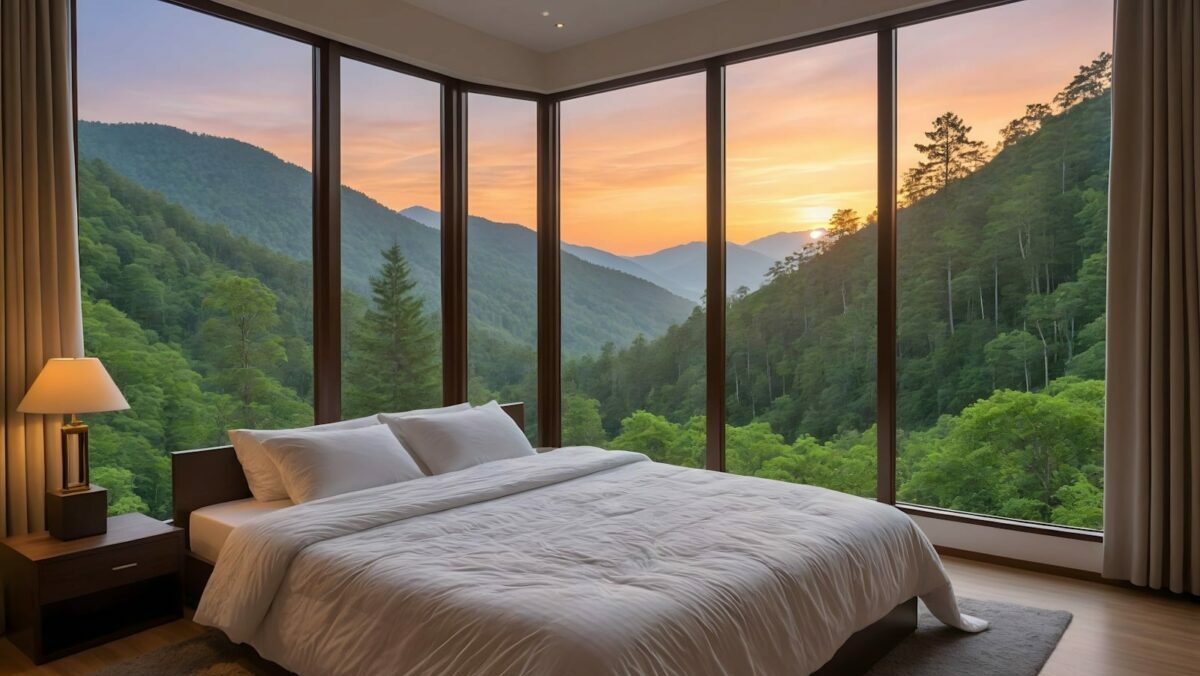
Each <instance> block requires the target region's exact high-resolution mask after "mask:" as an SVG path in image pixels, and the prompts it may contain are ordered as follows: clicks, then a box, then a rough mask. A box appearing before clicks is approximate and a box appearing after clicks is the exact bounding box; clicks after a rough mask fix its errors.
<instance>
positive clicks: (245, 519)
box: [188, 498, 292, 562]
mask: <svg viewBox="0 0 1200 676" xmlns="http://www.w3.org/2000/svg"><path fill="white" fill-rule="evenodd" d="M291 506H292V501H291V500H273V501H271V502H260V501H258V500H255V499H254V498H246V499H245V500H234V501H232V502H221V503H218V504H215V505H209V506H208V507H201V508H200V509H197V510H196V511H194V512H192V516H191V518H190V519H189V520H188V538H189V542H188V546H189V547H190V548H191V550H192V551H193V552H194V553H196V554H198V555H199V556H201V557H203V558H205V559H207V560H209V561H213V562H216V560H217V557H218V556H220V554H221V548H223V547H224V546H225V540H227V539H228V538H229V534H230V533H232V532H233V529H234V528H237V527H238V526H240V525H242V524H244V523H249V522H250V521H253V520H255V519H257V518H258V517H260V516H263V515H264V514H270V513H271V512H277V511H279V510H281V509H284V508H286V507H291Z"/></svg>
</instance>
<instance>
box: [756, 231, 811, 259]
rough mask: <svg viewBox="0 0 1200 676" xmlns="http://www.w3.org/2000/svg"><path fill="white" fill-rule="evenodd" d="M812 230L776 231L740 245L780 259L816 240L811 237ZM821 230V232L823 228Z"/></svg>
mask: <svg viewBox="0 0 1200 676" xmlns="http://www.w3.org/2000/svg"><path fill="white" fill-rule="evenodd" d="M813 232H815V231H813V230H797V231H795V232H777V233H775V234H773V235H767V236H766V237H759V238H758V239H755V240H751V241H749V242H746V243H745V244H743V245H742V246H744V247H746V248H747V249H752V250H754V251H757V252H758V253H760V254H763V255H764V256H769V257H770V258H771V259H773V260H776V261H781V260H783V259H784V258H786V257H787V256H789V255H790V254H792V253H794V252H796V251H799V250H801V249H803V248H804V247H805V246H806V245H808V244H811V243H813V242H814V241H816V240H815V239H813V236H812V235H813ZM821 232H822V233H823V232H824V230H822V231H821Z"/></svg>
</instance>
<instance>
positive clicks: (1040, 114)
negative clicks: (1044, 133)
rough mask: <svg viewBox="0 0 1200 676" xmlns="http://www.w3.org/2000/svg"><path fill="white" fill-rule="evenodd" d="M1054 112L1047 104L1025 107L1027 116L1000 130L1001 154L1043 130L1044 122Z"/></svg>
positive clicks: (997, 149) (1032, 104)
mask: <svg viewBox="0 0 1200 676" xmlns="http://www.w3.org/2000/svg"><path fill="white" fill-rule="evenodd" d="M1051 114H1052V110H1051V108H1050V106H1049V105H1047V104H1045V103H1030V104H1029V105H1027V106H1025V114H1024V115H1022V116H1021V117H1018V118H1017V119H1015V120H1013V121H1012V122H1009V123H1008V124H1006V125H1004V128H1003V129H1001V130H1000V142H999V144H997V146H996V151H997V152H999V151H1001V150H1004V149H1005V148H1007V147H1009V146H1011V145H1012V144H1014V143H1016V142H1017V141H1020V140H1021V139H1023V138H1025V137H1026V136H1031V135H1032V134H1034V133H1035V132H1036V131H1037V130H1039V129H1041V128H1042V122H1043V121H1044V120H1045V119H1046V118H1048V117H1050V115H1051Z"/></svg>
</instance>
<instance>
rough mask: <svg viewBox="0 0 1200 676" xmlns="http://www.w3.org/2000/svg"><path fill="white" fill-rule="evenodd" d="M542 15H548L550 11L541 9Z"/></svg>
mask: <svg viewBox="0 0 1200 676" xmlns="http://www.w3.org/2000/svg"><path fill="white" fill-rule="evenodd" d="M542 16H550V12H549V11H548V10H543V11H542Z"/></svg>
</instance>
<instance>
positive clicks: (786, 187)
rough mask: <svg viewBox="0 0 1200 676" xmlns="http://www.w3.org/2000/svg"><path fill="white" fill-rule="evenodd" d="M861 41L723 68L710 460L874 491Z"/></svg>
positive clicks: (871, 141)
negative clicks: (721, 391)
mask: <svg viewBox="0 0 1200 676" xmlns="http://www.w3.org/2000/svg"><path fill="white" fill-rule="evenodd" d="M875 45H876V39H875V36H869V37H864V38H857V39H854V40H847V41H843V42H838V43H834V44H830V45H825V46H821V47H813V48H810V49H805V50H802V51H798V52H791V53H788V54H782V55H779V56H774V57H770V58H765V59H758V60H755V61H750V62H746V63H741V64H737V65H733V66H729V67H728V68H727V69H726V117H727V119H726V144H727V145H726V147H727V151H726V152H727V155H726V165H727V166H726V185H727V188H726V190H727V195H728V197H727V199H728V202H727V207H726V233H727V240H728V241H727V245H726V247H727V248H726V254H727V255H726V287H727V293H728V299H727V301H726V302H727V310H726V312H727V317H726V329H725V331H726V333H725V336H726V338H725V340H726V350H727V353H726V360H725V374H726V375H725V381H726V382H725V400H726V410H727V414H726V422H727V427H726V461H725V462H726V466H727V467H728V469H729V471H731V472H736V473H739V474H749V475H753V476H760V477H768V478H772V479H782V480H785V481H794V482H799V483H807V484H816V485H820V486H825V487H827V488H834V489H837V490H840V491H845V492H849V493H855V494H858V495H864V496H872V495H874V494H875V465H876V460H875V458H876V443H875V397H876V387H875V358H876V353H875V336H876V333H875V330H876V321H875V315H876V306H877V304H876V284H875V280H876V255H877V254H876V250H877V249H876V247H877V245H876V242H877V239H878V237H877V234H876V233H877V230H878V228H877V226H876V220H877V219H876V216H875V214H876V210H875V204H876V196H875V185H876V177H877V172H876V168H875V167H876V149H875V144H876V129H877V127H876V123H875V119H876V70H877V68H876V59H875V49H876V46H875Z"/></svg>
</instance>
